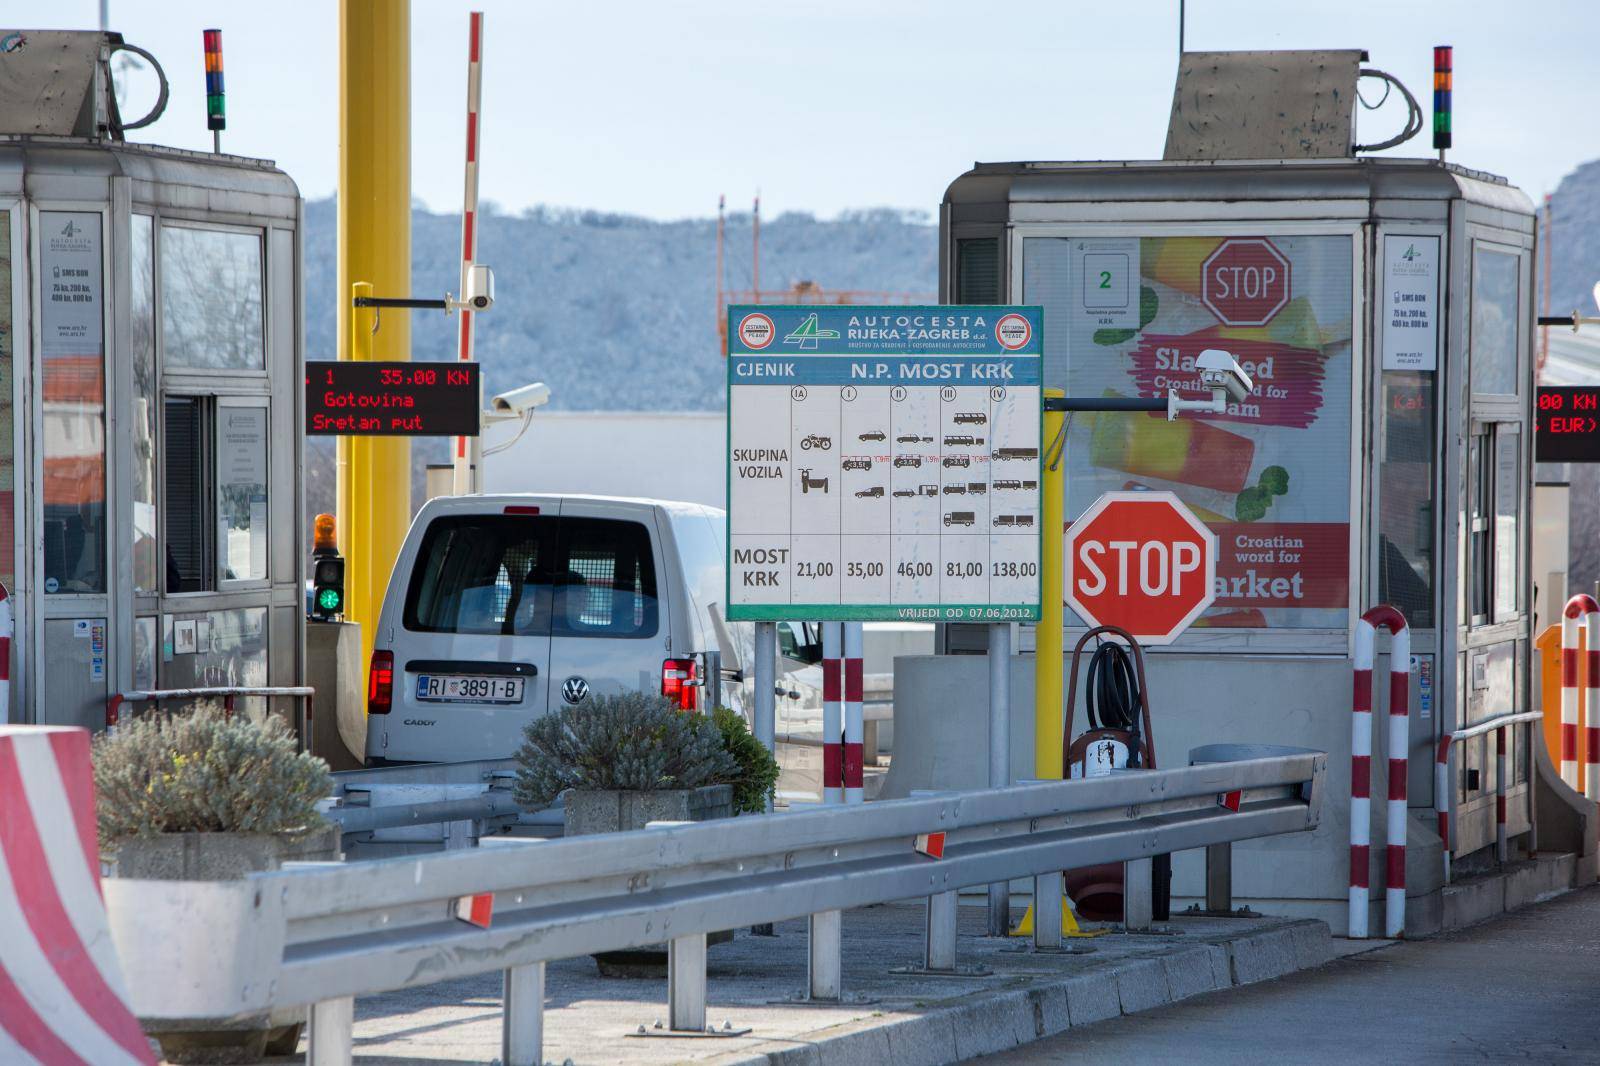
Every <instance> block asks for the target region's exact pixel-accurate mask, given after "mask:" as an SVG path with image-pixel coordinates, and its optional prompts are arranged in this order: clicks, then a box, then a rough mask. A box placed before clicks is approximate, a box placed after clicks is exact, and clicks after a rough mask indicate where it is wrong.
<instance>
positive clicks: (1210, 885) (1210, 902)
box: [1206, 844, 1448, 914]
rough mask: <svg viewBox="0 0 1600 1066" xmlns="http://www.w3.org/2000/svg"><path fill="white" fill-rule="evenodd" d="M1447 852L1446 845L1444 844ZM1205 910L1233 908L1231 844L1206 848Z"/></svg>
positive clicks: (1217, 910)
mask: <svg viewBox="0 0 1600 1066" xmlns="http://www.w3.org/2000/svg"><path fill="white" fill-rule="evenodd" d="M1446 851H1447V854H1448V845H1447V846H1446ZM1206 910H1207V911H1208V912H1210V913H1212V914H1227V913H1228V912H1229V911H1231V910H1233V845H1232V844H1211V845H1209V846H1207V848H1206Z"/></svg>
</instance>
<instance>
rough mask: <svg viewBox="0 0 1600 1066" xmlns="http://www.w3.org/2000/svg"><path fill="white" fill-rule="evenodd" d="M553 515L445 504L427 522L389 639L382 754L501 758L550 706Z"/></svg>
mask: <svg viewBox="0 0 1600 1066" xmlns="http://www.w3.org/2000/svg"><path fill="white" fill-rule="evenodd" d="M541 511H542V512H543V513H541ZM553 512H554V509H553V508H550V507H543V508H541V507H536V506H531V505H530V506H507V507H505V508H504V510H503V511H502V512H501V513H484V512H482V511H472V512H465V511H456V512H453V513H452V512H448V511H447V512H446V513H444V514H441V515H439V516H438V517H436V518H434V519H433V520H432V521H431V522H430V523H429V525H428V528H427V530H426V532H424V533H423V536H422V541H421V543H420V544H419V545H418V549H417V555H416V559H415V562H414V563H413V565H412V568H411V580H410V583H409V586H408V588H407V589H406V595H405V601H404V603H403V605H402V607H401V619H400V628H401V629H402V630H403V635H401V636H400V639H397V640H396V641H395V648H394V651H395V664H394V669H395V682H394V709H393V711H392V712H391V717H392V718H393V719H397V720H398V721H396V722H395V724H396V725H397V726H399V727H400V728H398V729H395V730H393V733H394V737H393V738H392V745H391V746H392V749H393V750H391V751H389V752H387V753H386V754H387V755H388V756H389V757H390V758H398V759H429V760H432V759H440V760H447V759H452V758H458V759H460V758H483V757H484V753H494V754H495V755H496V756H497V757H505V756H508V755H509V754H510V753H511V752H513V751H515V750H516V748H517V746H518V744H519V743H520V742H521V731H522V727H523V726H524V725H525V724H526V723H527V722H529V721H531V720H533V719H534V718H536V717H538V716H540V715H542V714H544V713H545V711H546V709H547V708H548V707H549V698H550V684H549V680H550V677H549V675H550V632H551V609H552V605H553V603H554V599H555V584H554V581H555V577H556V575H557V574H558V573H560V571H559V570H558V569H557V568H556V566H555V563H556V552H557V540H558V536H557V528H558V523H559V521H560V519H559V518H557V517H556V515H555V514H554V513H553ZM407 726H413V727H415V728H414V729H407V728H405V727H407ZM402 738H404V739H402ZM412 740H415V741H416V742H417V747H418V750H409V749H411V748H412V747H413V745H412V744H411V743H408V741H412Z"/></svg>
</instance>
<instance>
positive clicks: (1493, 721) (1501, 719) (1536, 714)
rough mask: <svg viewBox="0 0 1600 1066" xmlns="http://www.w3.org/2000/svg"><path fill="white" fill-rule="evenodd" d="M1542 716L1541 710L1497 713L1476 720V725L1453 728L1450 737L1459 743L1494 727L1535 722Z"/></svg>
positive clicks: (1479, 735)
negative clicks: (1479, 720)
mask: <svg viewBox="0 0 1600 1066" xmlns="http://www.w3.org/2000/svg"><path fill="white" fill-rule="evenodd" d="M1543 717H1544V712H1543V711H1517V712H1516V713H1514V714H1502V715H1497V716H1495V717H1494V718H1489V719H1485V720H1484V721H1482V722H1478V723H1477V724H1476V725H1469V726H1463V727H1462V728H1460V729H1457V730H1455V731H1454V732H1453V733H1451V734H1450V739H1451V742H1452V743H1460V742H1461V741H1463V740H1471V739H1472V738H1473V737H1481V736H1483V735H1484V734H1485V733H1488V732H1491V731H1493V730H1496V729H1504V728H1505V727H1506V726H1508V725H1516V724H1518V723H1519V722H1537V721H1539V720H1540V719H1542V718H1543Z"/></svg>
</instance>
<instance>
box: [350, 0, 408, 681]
mask: <svg viewBox="0 0 1600 1066" xmlns="http://www.w3.org/2000/svg"><path fill="white" fill-rule="evenodd" d="M357 283H361V284H363V285H365V286H366V288H365V291H366V292H367V293H368V294H371V295H376V296H398V297H405V296H410V295H411V4H410V0H340V4H339V277H338V282H337V285H338V287H337V290H336V291H337V292H338V310H339V325H338V330H337V337H338V343H339V344H340V351H339V358H341V359H384V360H392V359H410V358H411V323H410V321H409V320H408V317H407V315H406V313H405V312H403V311H401V312H390V313H389V314H387V315H384V316H382V319H381V325H382V328H381V330H379V331H378V332H376V333H374V332H373V328H372V327H373V325H374V324H375V322H377V321H378V320H377V319H375V318H374V316H373V312H371V311H368V310H365V309H364V310H362V311H361V312H360V313H359V314H353V313H352V311H353V309H352V307H351V304H350V300H351V297H352V294H353V293H354V292H355V291H356V288H355V287H356V285H357ZM358 336H359V337H360V338H361V340H360V343H357V337H358ZM338 475H339V489H338V492H339V524H340V527H341V528H340V539H341V540H342V541H343V546H344V551H345V557H346V560H347V562H346V575H345V591H346V599H347V601H348V604H347V608H346V611H345V616H346V617H347V618H349V619H350V620H351V621H352V622H357V623H359V624H360V626H361V667H362V670H363V671H365V669H366V664H367V662H368V660H369V659H370V658H371V656H372V641H373V636H374V629H375V627H376V625H377V621H378V611H379V610H380V609H381V608H382V606H383V593H384V589H385V586H386V585H387V584H388V581H389V574H390V571H391V570H392V569H393V568H394V561H395V557H396V556H397V555H399V553H400V542H401V540H402V539H403V538H404V537H405V531H406V526H407V525H408V524H409V523H410V521H411V446H410V443H409V442H408V441H407V440H406V439H405V438H404V437H349V438H341V439H340V441H339V466H338Z"/></svg>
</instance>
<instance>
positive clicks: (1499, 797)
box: [1494, 726, 1507, 865]
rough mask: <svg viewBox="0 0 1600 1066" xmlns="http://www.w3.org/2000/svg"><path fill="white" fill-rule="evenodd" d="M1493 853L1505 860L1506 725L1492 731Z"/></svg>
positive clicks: (1497, 857)
mask: <svg viewBox="0 0 1600 1066" xmlns="http://www.w3.org/2000/svg"><path fill="white" fill-rule="evenodd" d="M1494 854H1495V858H1496V859H1498V860H1499V861H1500V863H1501V864H1502V865H1503V864H1504V863H1505V861H1506V855H1507V851H1506V727H1505V726H1501V727H1500V728H1499V729H1496V730H1495V731H1494Z"/></svg>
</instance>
